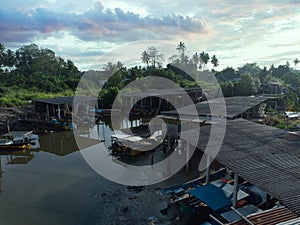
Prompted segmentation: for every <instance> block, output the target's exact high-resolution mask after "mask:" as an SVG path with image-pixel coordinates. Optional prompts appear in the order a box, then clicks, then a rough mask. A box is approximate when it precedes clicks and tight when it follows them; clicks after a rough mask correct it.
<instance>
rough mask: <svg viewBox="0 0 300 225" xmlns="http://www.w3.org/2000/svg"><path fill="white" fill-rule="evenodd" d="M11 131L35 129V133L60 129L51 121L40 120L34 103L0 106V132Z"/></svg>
mask: <svg viewBox="0 0 300 225" xmlns="http://www.w3.org/2000/svg"><path fill="white" fill-rule="evenodd" d="M8 129H10V131H12V130H13V131H23V130H33V131H34V132H35V133H44V132H47V131H59V130H60V128H58V127H57V126H55V125H54V124H52V123H51V122H50V121H44V120H39V119H38V118H37V116H36V113H35V110H34V106H33V105H24V106H18V107H0V134H3V133H6V132H8Z"/></svg>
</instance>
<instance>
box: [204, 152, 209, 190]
mask: <svg viewBox="0 0 300 225" xmlns="http://www.w3.org/2000/svg"><path fill="white" fill-rule="evenodd" d="M209 169H210V157H209V155H206V171H205V178H206V179H205V183H206V184H208V183H209Z"/></svg>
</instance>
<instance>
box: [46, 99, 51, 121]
mask: <svg viewBox="0 0 300 225" xmlns="http://www.w3.org/2000/svg"><path fill="white" fill-rule="evenodd" d="M46 111H47V120H48V119H49V118H50V113H49V105H48V103H47V104H46Z"/></svg>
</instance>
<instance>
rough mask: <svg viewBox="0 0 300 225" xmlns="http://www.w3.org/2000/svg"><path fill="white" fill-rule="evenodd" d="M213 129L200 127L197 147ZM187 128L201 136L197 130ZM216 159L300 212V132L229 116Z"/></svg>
mask: <svg viewBox="0 0 300 225" xmlns="http://www.w3.org/2000/svg"><path fill="white" fill-rule="evenodd" d="M210 131H211V129H210V126H204V127H201V129H200V136H199V140H198V145H197V147H198V148H199V149H200V150H202V151H205V149H206V145H207V143H208V139H209V136H210ZM186 132H187V133H188V135H187V136H188V137H190V138H192V139H197V138H198V137H197V136H196V135H197V132H195V131H194V130H189V131H186ZM212 144H214V142H213V143H212ZM216 160H217V161H219V162H220V163H221V164H223V165H225V166H227V167H228V168H229V169H231V170H233V171H235V172H236V173H237V174H238V175H239V176H240V177H242V178H244V179H245V180H247V181H249V182H251V183H252V184H254V185H256V186H257V187H258V188H260V189H262V190H264V191H266V192H268V193H269V194H272V195H273V196H274V197H276V198H277V199H279V200H281V201H282V203H283V204H284V205H285V206H287V207H288V208H289V209H291V210H293V211H294V212H295V213H297V214H298V215H300V211H299V210H300V136H297V135H293V134H290V133H288V132H287V131H285V130H282V129H277V128H273V127H269V126H265V125H262V124H258V123H254V122H250V121H247V120H244V119H237V120H230V121H227V127H226V133H225V138H224V140H223V143H222V146H221V149H220V151H219V153H218V155H217V157H216Z"/></svg>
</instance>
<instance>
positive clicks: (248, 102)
mask: <svg viewBox="0 0 300 225" xmlns="http://www.w3.org/2000/svg"><path fill="white" fill-rule="evenodd" d="M270 99H274V98H272V97H248V96H235V97H227V98H217V99H211V100H208V101H204V102H199V103H197V104H196V105H192V106H191V105H189V106H186V107H183V108H180V109H176V110H174V111H166V112H163V113H162V115H166V116H172V115H174V116H175V115H178V113H179V114H180V115H191V113H193V112H194V110H191V108H194V107H196V109H197V112H198V115H193V116H216V117H226V118H229V119H233V118H235V117H238V116H239V115H241V114H242V113H244V112H246V111H248V110H249V109H252V108H254V107H255V106H258V105H260V104H262V103H263V102H265V101H267V100H270ZM224 101H225V102H224ZM224 103H225V105H226V110H225V111H224V110H221V109H220V107H221V106H224ZM211 108H213V109H214V112H211ZM218 108H219V109H220V110H217V109H218ZM215 111H216V112H215Z"/></svg>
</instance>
